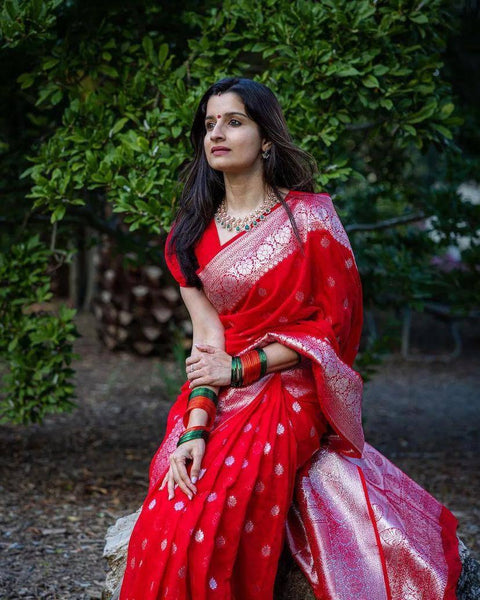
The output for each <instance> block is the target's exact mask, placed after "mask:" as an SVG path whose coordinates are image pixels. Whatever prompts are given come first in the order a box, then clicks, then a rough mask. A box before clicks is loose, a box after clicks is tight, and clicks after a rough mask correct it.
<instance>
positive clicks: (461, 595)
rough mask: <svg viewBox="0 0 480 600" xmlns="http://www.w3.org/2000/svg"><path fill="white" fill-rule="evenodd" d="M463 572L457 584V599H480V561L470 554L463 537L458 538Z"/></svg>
mask: <svg viewBox="0 0 480 600" xmlns="http://www.w3.org/2000/svg"><path fill="white" fill-rule="evenodd" d="M458 547H459V549H460V558H461V560H462V573H461V575H460V579H459V581H458V585H457V600H480V563H479V562H478V561H476V560H475V559H474V558H473V557H472V555H471V554H470V551H469V549H468V548H467V547H466V546H465V544H464V543H463V542H462V540H461V539H459V540H458Z"/></svg>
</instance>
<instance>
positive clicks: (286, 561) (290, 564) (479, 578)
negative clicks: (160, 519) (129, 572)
mask: <svg viewBox="0 0 480 600" xmlns="http://www.w3.org/2000/svg"><path fill="white" fill-rule="evenodd" d="M139 514H140V509H138V510H137V512H135V513H132V514H131V515H127V516H126V517H122V518H121V519H118V521H117V522H116V523H115V525H112V526H111V527H109V528H108V531H107V535H106V536H105V548H104V550H103V556H104V557H105V558H106V559H107V562H108V566H109V571H108V573H107V579H106V582H105V589H104V591H103V595H102V600H118V598H119V594H120V584H121V581H122V577H123V573H124V571H125V563H126V558H127V548H128V540H129V539H130V534H131V532H132V529H133V527H134V525H135V522H136V520H137V518H138V515H139ZM458 543H459V550H460V558H461V561H462V573H461V575H460V579H459V582H458V586H457V600H480V563H478V561H476V560H475V559H474V558H473V557H472V555H471V554H470V551H469V550H468V548H467V547H466V546H465V544H464V543H463V542H462V540H461V539H460V538H459V540H458ZM298 598H302V600H315V596H314V595H313V592H312V590H311V588H310V586H309V584H308V582H307V580H306V579H305V577H304V576H303V573H302V572H301V571H300V569H299V568H298V566H297V565H296V563H295V561H294V560H293V557H292V556H291V554H290V553H289V552H288V550H287V549H286V550H284V552H283V554H282V557H281V559H280V563H279V568H278V574H277V581H276V584H275V600H298Z"/></svg>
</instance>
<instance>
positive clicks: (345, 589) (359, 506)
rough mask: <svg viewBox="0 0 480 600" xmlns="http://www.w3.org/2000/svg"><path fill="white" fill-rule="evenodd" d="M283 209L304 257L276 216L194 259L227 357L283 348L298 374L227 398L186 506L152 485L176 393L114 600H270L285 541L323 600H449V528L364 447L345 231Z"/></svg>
mask: <svg viewBox="0 0 480 600" xmlns="http://www.w3.org/2000/svg"><path fill="white" fill-rule="evenodd" d="M286 201H287V203H288V205H289V207H290V209H291V211H292V213H293V216H294V219H295V222H296V225H297V228H298V234H299V236H300V240H301V244H300V243H299V242H298V240H297V238H296V236H295V233H294V230H293V227H292V224H291V222H290V220H289V218H288V215H287V213H286V211H285V210H284V208H283V207H282V206H281V205H277V206H276V207H275V208H274V209H273V210H272V212H271V213H270V214H269V215H268V216H267V218H266V219H265V220H264V221H261V222H260V223H259V225H258V226H257V227H256V228H254V229H253V230H251V231H248V232H241V233H239V234H238V235H237V236H236V237H234V238H233V239H231V240H229V241H228V242H227V243H226V244H223V245H221V244H220V242H219V238H218V234H217V230H216V226H215V224H214V222H213V221H212V223H211V224H210V225H209V226H208V227H207V229H206V231H205V233H204V235H203V237H202V239H201V240H200V242H199V243H198V245H197V248H196V255H197V258H198V261H199V265H200V266H199V270H198V274H199V277H200V279H201V281H202V283H203V287H204V291H205V294H206V295H207V297H208V299H209V300H210V302H211V303H212V305H213V306H214V307H215V309H216V310H217V312H218V314H219V316H220V319H221V321H222V323H223V325H224V328H225V339H226V351H227V352H228V353H229V354H242V353H244V352H246V351H248V350H249V349H251V348H253V347H256V346H265V345H267V344H269V343H271V342H273V341H278V342H280V343H281V344H283V345H285V346H288V347H290V348H293V349H295V350H296V351H297V352H299V353H300V354H301V355H302V360H301V362H300V363H299V365H298V366H296V367H294V368H291V369H287V370H284V371H282V372H279V373H272V374H268V375H266V376H265V377H263V378H262V379H260V380H259V381H257V382H256V383H254V384H252V385H249V386H247V387H244V388H223V389H222V390H221V392H220V396H219V405H218V411H217V416H216V421H215V426H214V429H213V431H212V433H211V436H210V438H209V441H208V443H207V447H206V453H205V456H204V460H203V463H202V466H203V469H202V471H201V476H200V478H199V481H198V483H197V487H198V493H197V495H196V496H194V498H193V499H192V500H191V501H190V500H189V499H188V498H187V497H186V496H185V495H184V494H183V492H181V491H180V490H179V489H178V488H177V490H176V494H175V498H174V499H173V500H171V501H168V499H167V495H168V494H167V490H166V488H165V489H163V490H160V489H159V485H160V483H161V481H162V479H163V477H164V475H165V473H166V472H167V470H168V467H169V463H168V457H169V455H170V454H171V452H173V450H174V449H175V447H176V442H177V440H178V438H179V436H180V434H181V432H182V431H183V429H184V427H183V424H182V416H183V413H184V411H185V408H186V403H187V399H188V392H189V390H188V385H187V383H186V384H185V385H184V386H183V387H182V390H181V393H180V395H179V397H178V398H177V400H176V402H175V404H174V405H173V407H172V409H171V411H170V413H169V417H168V422H167V430H166V434H165V438H164V440H163V442H162V444H161V446H160V448H159V449H158V451H157V453H156V455H155V456H154V458H153V460H152V463H151V468H150V487H149V492H148V495H147V498H146V500H145V503H144V505H143V508H142V512H141V514H140V517H139V519H138V521H137V524H136V526H135V529H134V530H133V533H132V537H131V540H130V546H129V552H128V560H127V568H126V572H125V576H124V581H123V586H122V592H121V600H159V599H164V598H165V599H170V600H183V599H195V600H204V599H205V600H206V599H208V600H216V599H221V600H234V599H235V600H269V599H271V598H272V597H273V586H274V580H275V575H276V570H277V563H278V559H279V556H280V553H281V550H282V546H283V543H284V541H285V539H286V540H287V542H288V544H289V547H290V549H291V551H292V554H293V555H294V557H295V559H296V560H297V562H298V563H299V565H300V567H301V568H302V570H303V572H304V573H305V575H306V576H307V578H308V580H309V581H310V583H311V585H312V588H313V590H314V593H315V595H316V597H317V598H318V599H319V600H353V599H356V600H389V599H393V600H420V599H421V600H441V599H445V600H454V598H455V597H456V595H455V587H456V582H457V579H458V576H459V574H460V569H461V563H460V559H459V555H458V543H457V538H456V533H455V532H456V520H455V518H454V517H453V515H452V514H451V513H450V512H449V511H448V510H447V509H446V508H445V507H443V506H442V505H441V504H440V503H439V502H437V500H435V499H434V498H433V497H432V496H431V495H430V494H428V493H427V492H426V491H425V490H423V489H422V488H421V487H420V486H418V485H417V484H416V483H415V482H414V481H412V480H411V479H409V478H408V477H407V475H405V474H404V473H403V472H402V471H400V470H399V469H398V468H396V467H395V466H394V465H393V464H392V463H390V462H389V461H388V460H387V459H386V458H385V457H384V456H382V455H381V454H380V453H379V452H378V451H376V450H375V449H374V448H372V447H371V446H369V445H368V444H366V443H365V442H364V437H363V430H362V424H361V397H362V381H361V378H360V376H359V375H358V374H357V373H356V372H355V371H354V370H353V369H352V366H351V365H352V363H353V360H354V358H355V355H356V353H357V350H358V343H359V339H360V333H361V326H362V300H361V286H360V280H359V276H358V271H357V268H356V264H355V260H354V257H353V254H352V250H351V247H350V244H349V241H348V238H347V235H346V233H345V230H344V228H343V227H342V224H341V222H340V220H339V218H338V216H337V214H336V212H335V209H334V208H333V205H332V202H331V200H330V198H329V197H328V196H327V195H325V194H308V193H302V192H290V193H289V194H288V196H287V198H286ZM167 260H168V263H169V266H170V269H171V270H172V273H173V274H174V276H175V277H176V279H177V281H178V282H179V283H180V285H185V281H184V279H183V276H182V273H181V271H180V269H179V267H178V264H177V263H176V261H175V257H174V256H167Z"/></svg>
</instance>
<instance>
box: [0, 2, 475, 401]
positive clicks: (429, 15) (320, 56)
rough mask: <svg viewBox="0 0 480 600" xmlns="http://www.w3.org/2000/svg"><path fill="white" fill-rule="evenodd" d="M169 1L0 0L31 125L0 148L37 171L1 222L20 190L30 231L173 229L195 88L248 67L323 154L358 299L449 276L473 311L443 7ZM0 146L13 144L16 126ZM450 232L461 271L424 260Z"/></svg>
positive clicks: (384, 302)
mask: <svg viewBox="0 0 480 600" xmlns="http://www.w3.org/2000/svg"><path fill="white" fill-rule="evenodd" d="M39 4H42V7H43V8H42V9H41V10H40V9H39V8H38V6H39ZM80 5H81V7H80ZM172 6H173V3H162V6H158V3H153V2H151V1H145V2H141V3H135V4H131V5H130V4H128V3H127V4H122V5H121V6H120V5H119V4H118V5H117V4H115V3H112V4H109V5H106V6H103V7H99V6H96V5H94V4H93V3H89V2H86V3H77V2H74V1H73V0H72V1H69V2H67V1H65V2H59V1H50V2H44V3H37V2H34V1H31V2H23V3H21V2H15V1H14V0H10V1H8V0H7V2H6V4H5V7H4V9H3V13H2V17H1V28H2V35H3V41H4V50H3V52H4V54H5V56H8V54H9V53H10V55H11V56H12V57H13V56H17V55H18V56H20V57H21V59H22V60H21V61H20V63H19V64H20V65H21V67H22V69H21V72H17V74H16V77H15V79H16V81H17V84H16V85H17V87H16V88H15V95H16V98H18V99H19V102H20V105H21V107H22V109H23V111H24V113H25V114H26V115H27V118H28V122H29V125H28V128H30V131H29V132H28V133H25V130H26V129H27V128H26V127H23V128H21V130H22V132H24V137H23V138H22V141H21V143H18V144H19V145H17V147H16V148H17V151H16V152H13V153H12V152H10V153H9V156H10V160H12V156H15V155H17V156H18V160H17V161H16V163H15V165H12V168H13V171H14V174H15V172H18V171H21V172H22V174H21V177H22V181H23V182H25V184H27V183H28V182H31V183H32V185H31V186H30V185H29V186H28V187H29V190H28V193H27V194H26V197H25V194H23V195H21V194H20V193H12V194H11V195H10V205H9V206H10V208H11V214H12V217H11V218H12V219H13V220H14V219H15V218H17V221H18V213H19V206H20V204H19V202H20V203H21V206H22V207H23V209H24V211H25V214H26V215H28V219H27V222H28V223H29V226H31V227H33V226H40V227H41V229H42V230H43V231H44V230H45V224H44V223H42V222H41V218H42V216H43V215H48V217H49V219H50V221H51V223H52V224H55V226H56V227H57V228H58V235H57V238H56V239H57V241H58V243H61V242H62V240H65V239H66V237H67V236H68V232H69V227H71V223H72V222H78V221H79V220H80V221H81V220H83V221H84V222H88V223H89V224H90V225H91V226H93V227H95V228H97V229H98V230H99V231H103V232H108V233H110V234H111V235H114V236H116V237H117V240H118V242H119V243H120V244H125V243H126V242H128V243H130V244H136V245H137V247H142V246H145V239H146V238H148V236H151V235H158V234H160V233H162V232H163V231H164V230H165V229H168V227H169V225H170V222H171V219H172V214H173V209H174V206H175V200H176V198H177V196H178V192H179V189H178V184H177V180H178V175H179V172H180V170H181V168H182V166H183V165H184V164H185V161H187V160H188V158H189V156H190V147H189V141H188V132H189V129H190V124H191V119H192V112H193V108H194V107H195V105H196V103H197V101H198V99H199V96H200V95H201V94H202V93H203V91H204V90H205V88H206V87H207V86H208V85H209V84H210V83H211V82H213V81H215V80H216V79H218V78H220V77H223V76H230V75H246V76H249V77H254V78H256V79H257V80H259V81H262V82H264V83H266V84H267V85H269V86H270V87H271V88H272V89H273V90H274V91H275V92H276V93H277V95H278V97H279V99H280V101H281V103H282V106H283V107H284V108H285V112H286V117H287V121H288V123H289V126H290V129H291V131H292V133H293V135H294V138H295V139H296V141H297V142H298V143H299V144H300V145H301V146H302V147H303V148H304V149H306V150H307V151H309V152H310V153H311V154H312V155H313V156H314V157H315V158H316V160H317V163H318V166H319V173H318V186H319V188H322V189H326V190H327V191H328V192H330V193H331V194H332V195H333V196H334V198H335V200H336V203H337V206H338V207H339V209H340V212H341V216H342V217H344V220H345V222H346V223H347V224H348V227H347V229H349V231H350V235H351V239H352V242H353V244H354V246H355V252H356V255H357V260H358V263H359V266H360V269H361V271H362V275H363V281H364V291H365V299H366V306H367V307H369V306H382V307H395V308H401V307H403V306H407V305H408V306H414V307H420V308H421V306H422V303H423V302H424V301H425V300H427V299H432V298H433V299H435V298H444V297H445V290H446V288H447V286H448V293H449V300H450V303H451V305H452V307H453V309H454V310H455V311H457V312H460V311H469V310H471V308H472V307H473V306H475V302H476V301H477V300H476V298H478V283H476V282H477V280H478V271H477V269H478V264H479V252H478V247H479V243H478V242H479V236H478V230H479V210H478V207H477V206H475V205H474V204H472V203H470V202H467V201H465V200H463V199H462V198H461V197H460V196H459V195H458V193H457V188H458V184H459V183H460V182H461V181H464V180H465V179H468V178H469V177H471V176H472V174H473V173H474V169H473V163H468V162H467V161H465V160H464V157H463V155H462V149H461V148H460V147H459V146H458V145H457V143H456V138H455V135H458V134H457V132H458V130H459V127H460V126H461V123H462V120H461V119H460V118H459V115H458V111H456V109H455V99H454V98H453V96H452V90H451V85H450V83H449V82H448V80H447V79H446V77H445V74H444V72H445V69H444V60H445V50H446V43H447V40H448V39H449V38H450V37H451V36H452V35H453V34H454V28H455V27H456V26H457V25H456V24H457V21H458V19H457V17H456V13H455V12H454V11H453V9H452V8H451V7H450V3H448V2H446V1H444V0H432V1H431V2H428V3H420V4H419V3H418V2H412V1H407V2H405V1H400V0H398V1H393V2H380V1H379V2H375V1H373V0H359V1H358V2H348V1H346V0H325V1H323V2H315V1H313V0H294V1H291V0H264V1H259V0H236V1H233V0H231V1H229V0H227V1H225V2H222V3H221V8H220V6H219V3H218V2H194V1H191V2H184V3H183V4H181V5H178V3H177V10H176V12H175V11H174V10H172ZM167 9H170V11H167ZM5 11H7V12H5ZM22 61H23V62H22ZM12 74H13V71H12ZM10 86H12V83H11V80H10ZM11 89H12V90H13V86H12V87H11ZM0 97H1V94H0ZM5 129H8V128H4V130H5ZM3 144H4V146H3V148H4V149H7V148H9V149H11V147H12V146H11V144H12V142H11V136H10V138H9V139H6V140H4V142H3ZM27 144H29V146H28V150H26V147H27ZM25 155H28V161H29V163H28V164H27V163H26V159H25ZM7 160H8V158H7V157H6V156H5V161H7ZM459 166H461V168H459ZM7 179H8V178H7ZM10 179H11V180H13V179H14V176H12V177H11V178H10ZM19 198H20V200H19ZM7 204H8V203H7ZM110 208H111V209H113V212H111V211H110ZM427 217H428V218H429V219H428V221H426V222H427V223H428V226H427V227H425V226H424V225H422V223H424V219H425V218H427ZM120 220H121V221H122V222H124V223H127V224H128V225H129V228H130V232H131V234H130V236H125V235H123V237H122V236H121V235H120V234H119V228H118V223H119V222H120ZM20 221H22V222H24V221H25V218H24V217H22V219H20ZM433 231H434V232H435V236H433V235H431V234H432V232H433ZM23 233H24V234H25V233H26V229H25V228H24V229H23ZM461 236H467V237H468V239H469V240H470V242H469V245H468V247H467V248H465V250H464V251H463V253H462V262H463V266H462V269H461V270H455V271H454V272H453V273H450V274H449V275H446V274H444V273H442V272H440V271H439V270H438V268H437V267H436V266H434V265H433V264H432V257H434V256H435V255H439V254H441V253H442V252H444V250H445V248H447V246H448V245H449V244H452V243H455V242H456V240H457V239H458V238H459V237H461ZM4 238H5V236H4ZM12 293H13V292H12ZM39 402H41V400H39Z"/></svg>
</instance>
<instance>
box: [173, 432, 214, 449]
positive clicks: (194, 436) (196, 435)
mask: <svg viewBox="0 0 480 600" xmlns="http://www.w3.org/2000/svg"><path fill="white" fill-rule="evenodd" d="M207 437H208V431H207V430H206V429H196V430H195V431H188V432H187V433H184V434H183V435H181V436H180V437H179V439H178V442H177V448H178V446H180V444H184V443H185V442H189V441H190V440H199V439H202V438H203V439H204V440H205V439H206V438H207Z"/></svg>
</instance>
